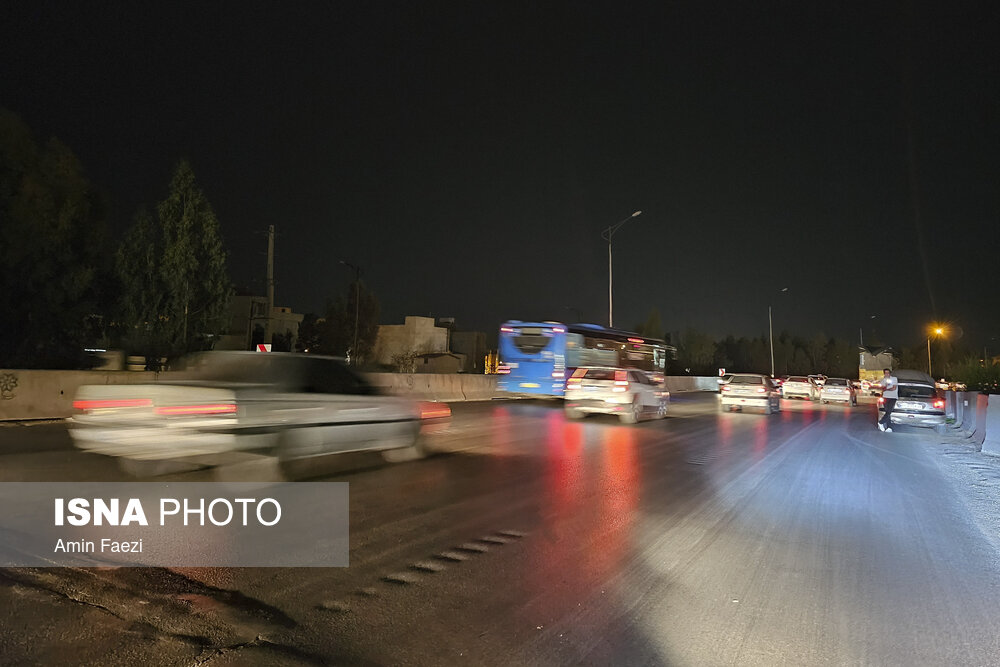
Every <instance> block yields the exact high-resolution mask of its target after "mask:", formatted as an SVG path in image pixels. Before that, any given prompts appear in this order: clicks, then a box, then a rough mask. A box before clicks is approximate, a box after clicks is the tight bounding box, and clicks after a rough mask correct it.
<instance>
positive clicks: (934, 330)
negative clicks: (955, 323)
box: [927, 324, 944, 377]
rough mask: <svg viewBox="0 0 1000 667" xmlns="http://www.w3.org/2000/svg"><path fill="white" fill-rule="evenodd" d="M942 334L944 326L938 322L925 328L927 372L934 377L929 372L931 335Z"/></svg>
mask: <svg viewBox="0 0 1000 667" xmlns="http://www.w3.org/2000/svg"><path fill="white" fill-rule="evenodd" d="M943 335H944V327H943V326H941V325H939V324H932V325H931V326H930V327H928V329H927V374H928V375H930V376H931V377H934V373H932V372H931V336H934V337H938V336H943Z"/></svg>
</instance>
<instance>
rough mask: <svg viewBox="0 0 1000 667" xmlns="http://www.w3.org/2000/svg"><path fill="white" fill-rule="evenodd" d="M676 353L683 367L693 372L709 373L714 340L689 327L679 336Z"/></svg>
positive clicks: (713, 354)
mask: <svg viewBox="0 0 1000 667" xmlns="http://www.w3.org/2000/svg"><path fill="white" fill-rule="evenodd" d="M677 353H678V356H679V360H680V361H681V363H682V365H683V367H684V368H690V369H691V372H692V373H693V374H695V375H698V374H700V373H711V369H712V361H713V360H714V359H715V342H714V341H713V340H712V339H711V337H710V336H708V335H707V334H705V333H702V332H701V331H698V330H697V329H694V328H689V329H687V330H686V331H685V332H684V333H683V334H682V335H681V337H680V341H679V343H678V346H677Z"/></svg>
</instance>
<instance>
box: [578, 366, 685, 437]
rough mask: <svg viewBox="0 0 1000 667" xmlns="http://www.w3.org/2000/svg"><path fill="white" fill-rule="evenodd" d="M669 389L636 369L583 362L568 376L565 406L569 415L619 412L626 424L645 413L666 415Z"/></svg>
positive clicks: (579, 415) (644, 415) (660, 417)
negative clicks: (585, 364)
mask: <svg viewBox="0 0 1000 667" xmlns="http://www.w3.org/2000/svg"><path fill="white" fill-rule="evenodd" d="M669 403H670V392H669V391H667V390H666V389H665V388H664V387H662V386H661V385H658V384H655V383H654V382H653V381H652V380H650V379H649V377H648V376H647V375H646V374H645V373H643V372H641V371H636V370H629V369H622V368H612V367H610V366H581V367H580V368H577V369H576V370H575V371H574V372H573V375H572V376H571V377H570V378H569V379H568V380H566V396H565V409H566V417H567V418H569V419H580V418H581V417H585V416H586V415H588V414H591V413H601V414H611V415H618V418H619V419H620V420H621V421H622V423H624V424H635V423H636V422H638V421H640V420H641V419H643V418H644V417H656V418H658V419H662V418H663V417H666V416H667V406H668V405H669Z"/></svg>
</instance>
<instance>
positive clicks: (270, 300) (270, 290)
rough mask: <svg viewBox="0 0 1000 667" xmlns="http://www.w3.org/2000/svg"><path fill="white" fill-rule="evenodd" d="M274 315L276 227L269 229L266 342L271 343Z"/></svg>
mask: <svg viewBox="0 0 1000 667" xmlns="http://www.w3.org/2000/svg"><path fill="white" fill-rule="evenodd" d="M273 315H274V225H268V227H267V319H266V320H265V324H264V342H265V343H270V342H271V334H272V331H271V318H272V317H273Z"/></svg>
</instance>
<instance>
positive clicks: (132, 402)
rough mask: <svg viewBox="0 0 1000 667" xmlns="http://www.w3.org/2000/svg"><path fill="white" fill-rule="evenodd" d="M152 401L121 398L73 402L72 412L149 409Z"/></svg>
mask: <svg viewBox="0 0 1000 667" xmlns="http://www.w3.org/2000/svg"><path fill="white" fill-rule="evenodd" d="M152 405H153V401H152V400H151V399H148V398H122V399H113V400H111V399H109V400H94V401H73V409H74V410H83V411H87V410H101V409H104V408H149V407H152Z"/></svg>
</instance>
